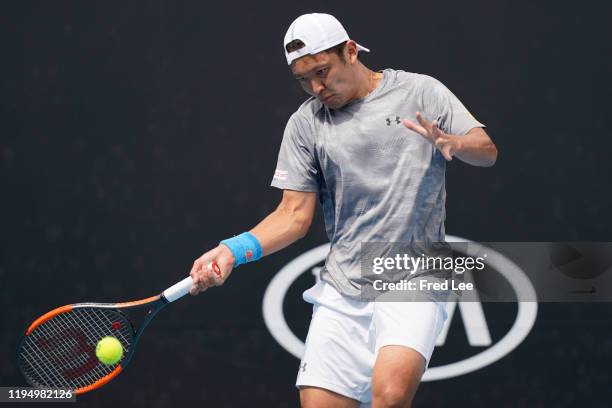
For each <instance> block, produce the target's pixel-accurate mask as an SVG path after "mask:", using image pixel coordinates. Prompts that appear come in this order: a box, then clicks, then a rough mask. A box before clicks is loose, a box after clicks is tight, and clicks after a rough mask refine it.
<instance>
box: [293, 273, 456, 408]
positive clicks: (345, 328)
mask: <svg viewBox="0 0 612 408" xmlns="http://www.w3.org/2000/svg"><path fill="white" fill-rule="evenodd" d="M303 298H304V300H306V301H307V302H309V303H312V304H313V305H314V306H313V314H312V321H311V322H310V328H309V329H308V336H307V338H306V350H305V352H304V357H303V358H302V361H301V362H300V367H299V370H298V376H297V381H296V384H295V385H296V386H297V387H298V388H300V387H302V386H314V387H320V388H325V389H328V390H331V391H334V392H336V393H338V394H341V395H344V396H347V397H349V398H353V399H355V400H358V401H360V402H362V403H363V404H366V405H367V404H369V403H370V401H371V399H372V396H371V394H372V392H371V391H372V390H371V380H372V368H373V367H374V362H375V360H376V355H377V353H378V350H379V349H380V348H381V347H383V346H388V345H401V346H406V347H410V348H412V349H414V350H416V351H418V352H419V353H420V354H421V355H422V356H423V358H424V359H425V369H427V366H428V365H429V360H430V358H431V355H432V353H433V349H434V347H435V343H436V339H437V337H438V334H439V333H440V331H441V330H442V326H443V325H444V321H445V320H446V317H447V315H446V309H445V304H444V303H443V302H433V301H432V302H360V301H357V300H353V299H350V298H347V297H345V296H343V295H342V294H340V293H339V292H338V291H337V290H336V289H335V288H334V287H333V286H332V285H330V284H329V283H326V282H324V281H319V282H317V284H315V286H313V287H312V288H310V289H308V290H307V291H305V292H304V294H303Z"/></svg>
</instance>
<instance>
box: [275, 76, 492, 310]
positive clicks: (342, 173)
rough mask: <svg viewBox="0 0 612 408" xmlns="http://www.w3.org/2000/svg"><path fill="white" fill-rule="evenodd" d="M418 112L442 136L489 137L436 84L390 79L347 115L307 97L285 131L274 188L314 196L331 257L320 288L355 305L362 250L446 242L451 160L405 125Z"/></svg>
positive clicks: (411, 78)
mask: <svg viewBox="0 0 612 408" xmlns="http://www.w3.org/2000/svg"><path fill="white" fill-rule="evenodd" d="M417 111H419V112H421V114H423V116H424V117H425V118H426V119H427V120H429V121H431V120H433V119H437V120H438V123H439V126H440V128H441V129H442V130H444V131H445V132H447V133H450V134H453V135H464V134H465V133H467V132H468V131H469V130H470V129H472V128H474V127H484V125H483V124H482V123H480V122H478V121H477V120H476V119H475V118H474V117H473V116H472V115H471V114H470V113H469V112H468V110H467V109H466V108H465V107H464V106H463V104H462V103H461V102H460V101H459V99H457V97H456V96H455V95H453V94H452V92H450V91H449V90H448V88H446V87H445V86H444V85H443V84H442V83H441V82H439V81H438V80H436V79H434V78H432V77H430V76H427V75H422V74H416V73H410V72H404V71H399V70H393V69H385V70H384V71H383V78H382V79H381V81H380V83H379V84H378V86H377V87H376V89H375V90H374V91H372V92H371V93H370V94H368V95H367V96H366V97H364V98H362V99H359V100H356V101H353V102H351V103H349V104H348V105H345V106H343V107H342V108H341V109H328V108H326V107H325V106H324V105H323V104H321V102H320V101H319V100H318V99H316V98H314V97H311V98H310V99H308V100H307V101H306V102H304V103H303V104H302V106H300V108H299V109H298V110H297V111H296V112H295V113H294V114H293V115H292V116H291V118H290V119H289V121H288V123H287V127H286V128H285V133H284V135H283V141H282V144H281V148H280V153H279V156H278V164H277V167H276V172H275V173H274V177H273V180H272V184H271V185H272V186H274V187H278V188H280V189H286V190H297V191H308V192H317V193H318V195H319V201H320V203H321V206H322V209H323V214H324V218H325V228H326V231H327V235H328V237H329V240H330V242H331V251H330V253H329V254H328V256H327V259H326V260H325V267H324V268H323V269H322V271H321V279H323V280H325V281H327V282H329V283H331V284H332V285H333V286H334V287H335V288H336V289H337V290H338V291H340V292H341V293H342V294H344V295H346V296H349V297H351V298H356V299H357V298H359V296H360V288H361V284H362V283H363V282H362V281H361V259H360V250H361V243H362V242H412V241H419V242H441V241H444V239H445V236H444V219H445V216H446V215H445V200H446V190H445V187H444V183H445V178H444V172H445V166H446V160H445V159H444V157H443V156H442V154H441V153H440V152H439V151H438V150H437V149H436V148H435V147H434V146H433V145H432V144H431V143H429V142H428V141H426V140H425V139H424V138H423V137H422V136H421V135H419V134H417V133H415V132H412V131H410V130H408V129H407V128H406V127H405V126H404V125H403V123H402V119H404V118H407V119H410V120H412V121H413V122H415V123H417V121H416V116H415V113H416V112H417Z"/></svg>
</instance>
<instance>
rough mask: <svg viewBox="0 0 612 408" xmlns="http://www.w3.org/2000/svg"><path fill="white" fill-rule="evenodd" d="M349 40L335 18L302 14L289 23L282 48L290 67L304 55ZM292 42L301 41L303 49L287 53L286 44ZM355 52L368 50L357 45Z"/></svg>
mask: <svg viewBox="0 0 612 408" xmlns="http://www.w3.org/2000/svg"><path fill="white" fill-rule="evenodd" d="M349 39H350V38H349V36H348V34H347V32H346V30H345V29H344V27H342V24H340V22H339V21H338V20H337V19H336V17H334V16H332V15H330V14H322V13H312V14H303V15H301V16H299V17H298V18H296V19H295V20H294V21H293V23H291V26H289V29H288V30H287V34H285V41H284V42H283V48H284V49H285V56H286V57H287V64H289V65H291V62H293V61H294V60H296V59H298V58H300V57H302V56H304V55H307V54H310V55H313V54H316V53H318V52H321V51H325V50H327V49H329V48H331V47H333V46H335V45H338V44H340V43H342V42H344V41H347V40H349ZM293 40H301V41H302V42H303V43H304V44H305V47H303V48H300V49H299V50H295V51H292V52H287V48H286V47H287V44H289V43H290V42H291V41H293ZM357 50H358V51H366V52H370V50H369V49H367V48H366V47H363V46H361V45H359V44H357Z"/></svg>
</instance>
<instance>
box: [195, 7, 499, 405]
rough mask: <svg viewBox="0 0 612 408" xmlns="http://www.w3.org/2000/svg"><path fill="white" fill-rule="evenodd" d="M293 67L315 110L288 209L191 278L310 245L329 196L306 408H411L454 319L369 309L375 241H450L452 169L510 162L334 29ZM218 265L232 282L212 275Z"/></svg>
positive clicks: (308, 41)
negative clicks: (448, 172) (368, 246)
mask: <svg viewBox="0 0 612 408" xmlns="http://www.w3.org/2000/svg"><path fill="white" fill-rule="evenodd" d="M283 45H284V47H285V56H286V58H287V62H288V64H289V66H290V69H291V71H292V73H293V75H294V76H295V78H296V79H297V80H298V81H299V83H300V85H301V86H302V88H303V89H304V90H305V91H306V92H307V93H308V94H309V95H311V97H310V98H309V99H308V100H307V101H306V102H304V103H303V104H302V106H300V108H299V109H298V110H297V111H296V112H295V113H294V114H293V115H292V116H291V118H290V119H289V122H288V124H287V127H286V129H285V133H284V136H283V141H282V145H281V148H280V154H279V158H278V166H277V169H276V172H275V174H274V177H273V181H272V185H273V186H275V187H278V188H281V189H283V190H284V191H283V198H282V201H281V203H280V205H279V206H278V208H277V209H276V210H275V211H274V212H272V213H271V214H270V215H268V216H267V217H266V218H265V219H264V220H263V221H261V222H260V223H259V224H258V225H257V226H256V227H255V228H253V229H252V230H251V231H250V232H246V233H243V234H241V235H239V236H236V237H233V238H230V239H228V240H224V241H222V242H221V244H220V245H219V246H218V247H216V248H214V249H212V250H211V251H209V252H206V253H205V254H204V255H202V256H201V257H200V258H198V259H197V260H196V261H195V262H194V264H193V268H192V269H191V272H190V275H191V276H192V277H193V279H194V284H193V287H192V288H191V294H193V295H195V294H197V293H198V292H200V291H202V290H205V289H206V288H208V287H210V286H218V285H220V284H222V283H223V282H224V281H225V280H226V279H227V278H228V276H229V274H230V273H231V271H232V270H233V268H234V267H235V266H237V265H240V264H242V263H245V262H250V261H254V260H257V259H258V258H259V257H261V256H263V255H268V254H271V253H273V252H276V251H278V250H280V249H282V248H284V247H286V246H288V245H290V244H291V243H293V242H294V241H296V240H297V239H299V238H301V237H303V236H304V235H305V234H306V232H307V231H308V229H309V227H310V224H311V222H312V217H313V213H314V210H315V206H316V201H317V196H318V199H319V201H320V203H321V206H322V209H323V213H324V218H325V226H326V230H327V233H328V236H329V239H330V241H331V251H330V253H329V255H328V257H327V259H326V262H325V267H324V268H323V269H322V271H321V279H320V280H319V282H318V283H317V284H316V285H315V286H314V287H313V288H311V289H309V290H308V291H306V292H305V293H304V299H305V300H307V301H309V302H311V303H313V304H314V312H313V317H312V322H311V325H310V328H309V332H308V336H307V340H306V351H305V355H304V358H303V360H302V362H301V364H300V368H299V370H298V378H297V382H296V386H297V387H298V388H299V390H300V391H299V393H300V401H301V403H302V406H304V407H356V406H359V404H364V405H369V404H372V406H374V407H391V406H393V407H395V406H410V404H411V402H412V399H413V397H414V394H415V392H416V389H417V387H418V385H419V382H420V380H421V377H422V375H423V372H424V371H425V369H426V368H427V365H428V363H429V359H430V358H431V353H432V351H433V348H434V345H435V340H436V337H437V336H438V334H439V332H440V330H441V328H442V325H443V323H444V320H445V319H446V313H445V311H444V304H443V303H440V302H435V301H431V302H388V303H386V302H364V301H361V300H360V289H361V281H360V280H359V274H360V266H359V265H360V245H361V243H363V242H376V241H386V242H411V241H423V242H443V241H444V218H445V198H446V193H445V187H444V172H445V163H446V161H450V160H452V158H453V157H457V158H459V159H460V160H462V161H464V162H466V163H469V164H472V165H475V166H491V165H493V164H494V162H495V161H496V158H497V150H496V148H495V145H494V144H493V143H492V142H491V139H490V138H489V136H488V135H487V134H486V133H485V131H484V130H483V129H482V128H483V126H484V125H482V124H481V123H480V122H478V121H477V120H476V119H474V117H473V116H472V115H471V114H470V113H469V112H468V111H467V110H466V109H465V107H464V106H463V105H462V104H461V102H460V101H459V100H458V99H457V98H456V97H455V96H454V95H453V94H452V93H451V92H450V91H449V90H448V89H447V88H446V87H445V86H444V85H442V84H441V83H440V82H439V81H437V80H435V79H434V78H431V77H428V76H426V75H420V74H414V73H408V72H403V71H396V70H392V69H386V70H384V71H382V72H374V71H372V70H370V69H369V68H367V67H366V66H365V65H363V64H362V62H361V61H360V60H359V58H358V53H359V51H364V52H369V50H368V49H367V48H365V47H363V46H361V45H359V44H357V43H356V42H355V41H352V40H350V39H349V37H348V34H347V33H346V31H345V30H344V28H343V27H342V25H341V24H340V22H339V21H338V20H336V19H335V18H334V17H333V16H330V15H327V14H306V15H303V16H301V17H299V18H297V19H296V20H295V21H294V22H293V23H292V24H291V26H290V27H289V29H288V31H287V33H286V35H285V40H284V44H283ZM213 261H214V262H216V263H217V264H218V265H219V267H220V269H221V271H222V273H221V275H220V276H217V275H216V274H215V273H213V272H212V271H211V270H210V267H209V266H208V265H210V263H211V262H213Z"/></svg>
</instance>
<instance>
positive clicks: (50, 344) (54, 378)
mask: <svg viewBox="0 0 612 408" xmlns="http://www.w3.org/2000/svg"><path fill="white" fill-rule="evenodd" d="M163 305H164V301H163V299H161V297H160V296H154V297H151V298H147V299H143V300H140V301H134V302H126V303H112V304H111V303H77V304H73V305H67V306H62V307H59V308H57V309H54V310H52V311H50V312H48V313H46V314H44V315H43V316H41V317H39V318H38V319H36V320H35V321H34V322H33V323H32V324H31V325H30V326H29V327H28V329H27V330H26V332H25V335H24V336H23V337H22V339H21V341H20V343H19V346H18V348H17V365H18V367H19V370H20V371H21V373H22V374H23V376H24V378H25V379H26V380H27V381H28V383H29V384H30V385H32V386H34V387H57V388H70V389H73V390H74V391H75V393H76V394H77V395H78V394H83V393H86V392H89V391H92V390H94V389H96V388H99V387H101V386H103V385H104V384H106V383H108V382H109V381H110V380H112V379H113V378H115V377H116V376H117V375H119V374H120V373H121V371H122V370H123V369H125V367H126V366H127V364H128V363H129V361H130V359H131V358H132V356H133V354H134V350H135V346H136V342H137V340H138V338H139V336H140V334H141V333H142V331H143V330H144V328H145V327H146V325H147V324H148V322H149V321H150V320H151V319H152V318H153V316H154V315H155V314H156V313H157V311H159V310H160V309H161V308H162V307H163ZM135 309H140V310H144V312H145V318H144V321H143V323H142V324H141V325H140V327H136V326H135V325H134V323H133V319H130V317H129V316H128V312H130V313H131V312H133V311H134V310H135ZM106 336H112V337H115V338H116V339H117V340H119V342H120V343H121V345H122V347H123V356H122V358H121V359H120V360H119V361H118V362H117V363H115V364H111V365H106V364H103V363H102V362H100V361H99V360H98V358H97V356H96V345H97V343H98V341H100V340H101V339H102V338H104V337H106Z"/></svg>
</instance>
